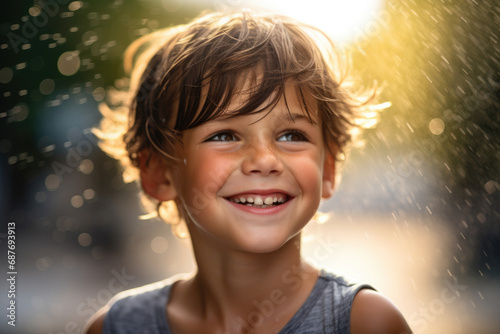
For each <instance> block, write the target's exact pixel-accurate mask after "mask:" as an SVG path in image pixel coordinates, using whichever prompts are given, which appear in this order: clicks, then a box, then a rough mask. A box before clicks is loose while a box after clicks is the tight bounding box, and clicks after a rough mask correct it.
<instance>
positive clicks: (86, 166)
mask: <svg viewBox="0 0 500 334" xmlns="http://www.w3.org/2000/svg"><path fill="white" fill-rule="evenodd" d="M78 170H79V171H80V172H82V173H83V174H87V175H88V174H90V173H92V171H93V170H94V163H93V162H92V160H89V159H84V160H82V162H80V165H79V166H78Z"/></svg>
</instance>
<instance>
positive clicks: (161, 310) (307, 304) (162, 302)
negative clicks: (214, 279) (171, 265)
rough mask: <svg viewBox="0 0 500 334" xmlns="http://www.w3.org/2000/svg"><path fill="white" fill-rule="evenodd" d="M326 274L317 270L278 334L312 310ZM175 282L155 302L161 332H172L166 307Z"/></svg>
mask: <svg viewBox="0 0 500 334" xmlns="http://www.w3.org/2000/svg"><path fill="white" fill-rule="evenodd" d="M327 275H328V274H327V273H326V272H325V270H324V269H320V270H319V273H318V279H317V280H316V283H314V286H313V289H312V290H311V292H310V293H309V296H307V298H306V300H305V301H304V303H303V304H302V305H301V306H300V308H299V309H298V310H297V312H295V314H294V315H293V316H292V318H291V319H290V321H288V322H287V323H286V325H285V326H284V327H283V328H282V329H281V330H280V331H279V332H278V333H279V334H286V333H287V331H289V329H290V328H294V327H295V326H296V325H297V322H299V321H302V320H301V319H303V318H304V317H305V316H307V314H308V313H309V312H310V311H311V310H312V308H313V306H314V304H315V303H316V301H317V300H318V298H319V297H320V296H321V294H322V293H323V290H324V289H325V288H326V287H327V285H328V280H327V279H326V278H327ZM176 282H177V281H175V282H173V283H172V284H168V285H166V286H164V287H163V288H162V289H161V290H162V291H161V296H162V298H160V299H159V302H158V303H157V304H156V312H155V313H156V318H157V323H158V324H159V327H160V329H161V330H162V332H164V333H165V334H172V331H171V330H170V325H169V323H168V319H167V312H166V307H167V303H168V301H169V297H170V289H171V288H172V286H173V285H174V284H175V283H176Z"/></svg>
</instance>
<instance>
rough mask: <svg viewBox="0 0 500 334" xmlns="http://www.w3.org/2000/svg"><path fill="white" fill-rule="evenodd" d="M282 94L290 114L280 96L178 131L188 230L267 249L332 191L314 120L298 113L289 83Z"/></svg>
mask: <svg viewBox="0 0 500 334" xmlns="http://www.w3.org/2000/svg"><path fill="white" fill-rule="evenodd" d="M286 97H287V103H288V106H289V109H290V112H291V113H292V115H293V117H294V120H295V121H293V120H292V119H291V118H290V116H289V114H288V111H287V108H286V105H285V102H284V99H283V98H282V99H281V101H280V102H279V104H278V105H277V106H276V107H275V108H274V109H273V110H272V112H271V113H269V115H267V116H266V117H264V118H262V117H263V116H264V115H263V114H262V113H261V114H255V115H245V116H237V117H233V118H227V119H224V118H219V119H216V120H213V121H209V122H207V123H204V124H202V125H200V126H198V127H196V128H193V129H189V130H186V131H184V132H183V143H184V145H183V148H182V149H181V152H180V153H181V157H180V158H181V161H184V163H183V162H181V163H180V164H179V166H178V167H177V168H175V169H173V170H172V178H173V184H174V186H175V189H176V192H177V196H178V198H177V203H178V205H182V207H183V209H182V210H183V211H184V212H185V216H186V217H185V219H186V222H187V223H188V226H189V228H190V229H191V231H192V233H193V231H197V232H200V233H197V234H199V235H203V236H205V237H206V238H210V239H212V241H214V242H216V243H217V244H219V245H225V246H226V247H231V248H233V249H238V250H240V251H248V252H253V253H264V252H271V251H274V250H276V249H278V248H280V247H281V246H282V245H283V244H284V243H285V242H287V241H288V240H290V239H291V238H292V237H293V236H295V235H297V233H299V232H300V231H301V229H302V228H303V227H304V226H305V225H306V224H307V222H308V221H309V220H310V219H311V217H312V216H313V215H314V213H315V212H316V210H317V208H318V206H319V203H320V200H321V198H322V197H329V196H330V195H331V194H332V191H333V181H334V174H335V171H334V168H335V166H334V160H333V158H332V157H331V156H330V155H328V154H327V150H326V148H325V145H324V143H323V136H322V131H321V126H320V124H318V122H317V121H315V122H314V123H311V122H310V121H309V119H308V118H307V117H306V116H305V114H304V112H303V110H302V108H301V104H300V102H299V100H298V99H297V96H296V94H295V89H294V87H288V88H287V89H286ZM242 98H243V97H241V96H240V97H237V98H235V99H234V101H232V103H231V106H230V110H231V109H233V108H237V107H238V106H239V105H240V103H242V100H241V99H242ZM315 113H316V111H314V112H312V114H313V115H314V114H315ZM193 229H194V230H193Z"/></svg>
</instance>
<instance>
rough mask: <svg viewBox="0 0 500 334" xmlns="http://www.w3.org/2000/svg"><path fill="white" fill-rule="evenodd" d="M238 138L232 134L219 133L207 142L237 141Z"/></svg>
mask: <svg viewBox="0 0 500 334" xmlns="http://www.w3.org/2000/svg"><path fill="white" fill-rule="evenodd" d="M237 140H238V138H236V136H235V135H234V134H233V133H231V132H227V131H225V132H219V133H217V134H215V135H213V136H212V137H210V138H208V139H207V140H205V141H237Z"/></svg>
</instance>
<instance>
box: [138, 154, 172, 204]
mask: <svg viewBox="0 0 500 334" xmlns="http://www.w3.org/2000/svg"><path fill="white" fill-rule="evenodd" d="M139 162H140V165H139V169H140V176H141V185H142V189H143V190H144V192H145V193H146V194H148V195H149V196H151V197H153V198H156V199H157V200H159V201H161V202H166V201H170V200H172V199H174V198H176V197H177V191H176V189H175V186H174V184H173V182H172V180H173V179H172V171H171V169H170V168H169V167H168V165H167V163H166V162H165V161H164V160H163V159H161V158H160V157H159V156H158V155H156V154H154V153H152V152H151V151H149V150H144V151H142V152H141V153H140V156H139Z"/></svg>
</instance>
